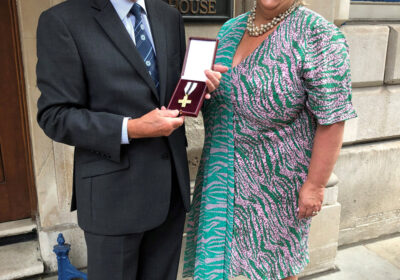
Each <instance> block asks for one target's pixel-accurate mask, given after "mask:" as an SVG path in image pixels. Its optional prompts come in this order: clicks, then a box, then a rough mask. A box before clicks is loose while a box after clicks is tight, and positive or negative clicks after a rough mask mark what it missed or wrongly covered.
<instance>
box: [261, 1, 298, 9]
mask: <svg viewBox="0 0 400 280" xmlns="http://www.w3.org/2000/svg"><path fill="white" fill-rule="evenodd" d="M293 2H294V0H257V6H258V7H260V8H261V9H263V10H280V9H281V8H283V7H288V6H290V5H291V4H292V3H293Z"/></svg>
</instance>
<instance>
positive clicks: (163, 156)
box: [161, 153, 169, 159]
mask: <svg viewBox="0 0 400 280" xmlns="http://www.w3.org/2000/svg"><path fill="white" fill-rule="evenodd" d="M161 158H162V159H169V154H168V153H163V154H162V156H161Z"/></svg>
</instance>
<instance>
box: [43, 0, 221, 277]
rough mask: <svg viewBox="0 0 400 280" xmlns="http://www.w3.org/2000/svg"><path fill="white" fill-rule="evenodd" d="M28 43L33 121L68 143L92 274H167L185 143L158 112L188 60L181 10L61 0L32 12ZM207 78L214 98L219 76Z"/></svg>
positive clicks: (179, 125) (172, 116)
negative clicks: (36, 14)
mask: <svg viewBox="0 0 400 280" xmlns="http://www.w3.org/2000/svg"><path fill="white" fill-rule="evenodd" d="M37 47H38V64H37V79H38V80H37V83H38V87H39V89H40V90H41V93H42V94H41V97H40V98H39V101H38V109H39V110H38V122H39V124H40V126H41V127H42V128H43V130H44V131H45V133H46V134H47V135H48V136H49V137H50V138H52V139H54V140H55V141H58V142H62V143H65V144H68V145H72V146H75V155H74V196H73V201H72V208H73V209H76V208H77V210H78V222H79V225H80V227H81V228H82V229H83V230H84V231H85V238H86V243H87V248H88V276H89V279H93V280H99V279H107V280H110V279H113V280H119V279H121V280H122V279H146V280H149V279H157V280H158V279H160V280H161V279H163V280H165V279H171V280H172V279H176V274H177V269H178V263H179V255H180V248H181V241H182V232H183V226H184V220H185V211H187V210H188V209H189V203H190V201H189V196H190V194H189V192H190V188H189V172H188V165H187V156H186V146H187V140H186V136H185V129H184V125H183V124H184V119H183V118H182V117H179V116H178V111H170V110H166V109H165V107H164V106H165V105H166V104H167V103H168V101H169V99H170V97H171V94H172V93H173V90H174V88H175V86H176V84H177V82H178V80H179V77H180V72H181V67H182V64H183V59H184V55H185V33H184V26H183V21H182V18H181V16H180V14H179V13H178V11H177V10H176V9H174V8H171V7H170V6H168V5H167V4H165V3H164V2H162V1H161V0H137V1H132V0H69V1H66V2H64V3H62V4H60V5H57V6H55V7H53V8H51V9H50V10H47V11H45V12H44V13H43V14H42V15H41V17H40V20H39V27H38V34H37ZM217 70H218V69H217ZM225 70H226V69H224V68H219V71H220V72H223V71H225ZM207 77H208V79H209V80H208V81H207V85H208V88H209V91H213V90H214V89H215V88H216V87H217V86H218V85H219V80H220V79H221V73H219V72H217V71H208V72H207ZM159 108H160V109H159Z"/></svg>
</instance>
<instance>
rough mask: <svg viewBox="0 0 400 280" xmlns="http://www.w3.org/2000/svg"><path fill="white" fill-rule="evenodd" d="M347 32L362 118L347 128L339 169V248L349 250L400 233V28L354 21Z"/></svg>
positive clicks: (394, 25) (393, 25) (357, 107)
mask: <svg viewBox="0 0 400 280" xmlns="http://www.w3.org/2000/svg"><path fill="white" fill-rule="evenodd" d="M399 19H400V16H399ZM341 29H342V31H343V32H344V34H345V35H346V38H347V40H348V42H349V45H350V56H351V66H352V69H351V73H352V78H353V103H354V106H355V108H356V110H357V113H358V118H357V119H353V120H350V121H348V122H347V124H346V129H345V136H344V145H345V147H344V148H343V149H342V153H341V155H340V158H339V161H338V163H337V165H336V168H335V173H336V174H337V176H338V177H339V178H340V181H341V182H340V189H339V198H338V200H339V202H340V203H341V204H342V218H341V222H340V232H339V244H340V245H346V244H351V243H354V242H358V241H363V240H368V239H371V238H376V237H379V236H382V235H387V234H391V233H396V232H399V231H400V199H399V197H400V196H399V191H400V169H399V167H400V162H399V158H400V157H399V153H400V114H399V108H400V63H399V62H400V37H399V30H400V25H396V24H385V23H380V24H375V25H372V24H362V25H360V24H357V23H355V22H353V23H349V25H346V26H343V27H342V28H341Z"/></svg>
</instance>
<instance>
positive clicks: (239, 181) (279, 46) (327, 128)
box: [184, 0, 356, 280]
mask: <svg viewBox="0 0 400 280" xmlns="http://www.w3.org/2000/svg"><path fill="white" fill-rule="evenodd" d="M293 5H294V6H293ZM285 11H289V12H287V13H286V14H285ZM281 13H284V15H283V16H282V20H272V19H273V18H274V17H275V16H277V15H279V14H281ZM271 21H272V25H273V28H271V29H270V30H265V29H268V28H265V29H263V28H259V29H258V31H257V29H254V26H260V25H261V24H267V23H268V22H271ZM253 23H254V25H253ZM254 31H255V32H254ZM264 31H266V32H265V33H264ZM218 38H219V40H220V46H219V50H218V53H217V63H219V64H222V65H225V66H228V67H230V70H229V72H228V73H227V74H225V75H224V76H223V79H222V81H221V85H220V87H219V89H218V90H217V91H216V92H214V93H213V96H212V98H211V99H210V100H208V101H206V103H205V105H204V108H203V115H204V123H205V143H204V150H203V155H202V159H201V163H200V167H199V172H198V175H197V180H196V187H195V194H194V198H193V206H192V210H191V212H190V214H189V221H188V234H187V246H186V252H185V266H184V276H185V277H190V276H193V277H194V279H201V280H205V279H218V280H219V279H228V278H229V277H234V276H238V275H245V276H246V277H248V278H250V279H297V277H296V275H298V274H299V273H300V272H301V271H302V270H303V269H304V267H305V266H306V265H307V263H308V262H309V258H308V248H307V241H308V233H309V228H310V219H311V217H312V216H313V215H315V214H317V213H318V212H319V211H320V210H321V204H322V201H323V196H324V187H325V185H326V184H327V181H328V179H329V177H330V174H331V172H332V170H333V167H334V164H335V161H336V159H337V157H338V154H339V151H340V147H341V144H342V136H343V129H344V121H345V120H347V119H350V118H353V117H356V113H355V111H354V109H353V106H352V103H351V80H350V68H349V55H348V46H347V43H346V40H345V38H344V36H343V34H342V33H341V32H340V30H339V29H338V28H337V27H336V26H334V25H333V24H332V23H330V22H328V21H327V20H325V19H324V18H322V17H321V16H320V15H318V14H316V13H314V12H312V11H311V10H309V9H307V8H305V7H303V6H301V5H298V3H297V0H257V2H256V9H255V11H254V16H252V13H251V12H249V13H246V14H243V15H241V16H239V17H237V18H235V19H232V20H230V21H228V22H227V23H225V24H224V26H223V27H222V29H221V31H220V33H219V35H218ZM326 222H329V221H326Z"/></svg>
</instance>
